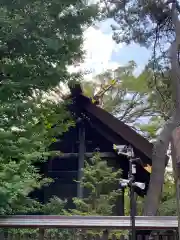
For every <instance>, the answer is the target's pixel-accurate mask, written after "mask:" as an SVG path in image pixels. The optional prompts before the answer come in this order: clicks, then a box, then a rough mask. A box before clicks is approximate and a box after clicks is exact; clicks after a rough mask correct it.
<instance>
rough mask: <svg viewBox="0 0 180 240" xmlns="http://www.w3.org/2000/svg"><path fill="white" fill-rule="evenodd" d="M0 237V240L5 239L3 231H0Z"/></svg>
mask: <svg viewBox="0 0 180 240" xmlns="http://www.w3.org/2000/svg"><path fill="white" fill-rule="evenodd" d="M0 239H1V240H4V239H5V238H4V233H3V232H1V233H0Z"/></svg>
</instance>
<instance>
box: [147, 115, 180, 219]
mask: <svg viewBox="0 0 180 240" xmlns="http://www.w3.org/2000/svg"><path fill="white" fill-rule="evenodd" d="M176 126H177V121H176V116H175V114H174V115H173V116H172V117H171V118H170V119H169V120H168V121H167V122H166V124H165V126H164V128H163V130H162V131H161V133H160V135H159V137H158V139H157V141H156V143H155V145H154V150H153V157H152V160H153V162H152V173H151V179H150V183H149V189H148V193H147V196H146V199H145V204H144V213H143V215H145V216H146V215H147V216H154V215H156V213H157V210H158V206H159V202H160V198H161V192H162V186H163V183H164V172H165V164H166V153H167V149H168V146H169V142H170V140H171V134H172V131H173V130H174V128H175V127H176Z"/></svg>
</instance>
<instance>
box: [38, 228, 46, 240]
mask: <svg viewBox="0 0 180 240" xmlns="http://www.w3.org/2000/svg"><path fill="white" fill-rule="evenodd" d="M44 235H45V230H44V229H43V228H40V229H39V240H44Z"/></svg>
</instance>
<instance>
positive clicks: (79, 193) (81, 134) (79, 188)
mask: <svg viewBox="0 0 180 240" xmlns="http://www.w3.org/2000/svg"><path fill="white" fill-rule="evenodd" d="M84 156H85V128H84V126H83V123H82V122H81V123H80V126H79V159H78V185H77V197H78V198H82V197H83V187H82V185H81V184H80V181H81V180H82V177H83V168H84Z"/></svg>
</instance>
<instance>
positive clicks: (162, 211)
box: [159, 172, 177, 216]
mask: <svg viewBox="0 0 180 240" xmlns="http://www.w3.org/2000/svg"><path fill="white" fill-rule="evenodd" d="M159 215H161V216H176V215H177V202H176V189H175V184H174V181H173V176H172V173H170V172H168V173H166V175H165V182H164V187H163V192H162V198H161V203H160V207H159Z"/></svg>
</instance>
